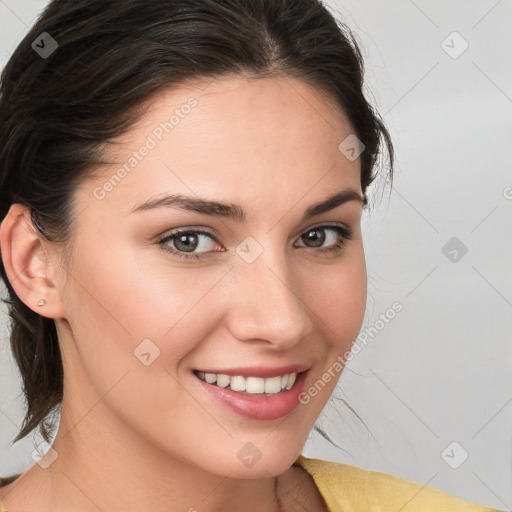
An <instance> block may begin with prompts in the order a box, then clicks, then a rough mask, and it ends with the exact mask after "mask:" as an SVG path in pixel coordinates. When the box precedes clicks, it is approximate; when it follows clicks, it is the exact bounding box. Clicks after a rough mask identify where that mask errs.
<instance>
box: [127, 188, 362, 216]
mask: <svg viewBox="0 0 512 512" xmlns="http://www.w3.org/2000/svg"><path fill="white" fill-rule="evenodd" d="M348 201H358V202H360V203H362V205H363V206H366V204H367V199H366V197H365V196H361V194H359V192H356V191H355V190H353V189H351V188H347V189H344V190H342V191H341V192H338V193H336V194H334V195H333V196H330V197H328V198H327V199H325V200H323V201H321V202H319V203H315V204H312V205H310V206H308V208H307V209H306V211H305V212H304V215H303V217H302V221H305V220H307V219H309V218H311V217H314V216H316V215H320V214H321V213H325V212H328V211H330V210H333V209H334V208H336V207H337V206H340V205H342V204H344V203H347V202H348ZM161 207H167V208H178V209H181V210H187V211H192V212H196V213H204V214H206V215H212V216H215V215H216V216H219V217H225V218H227V219H232V220H235V221H238V222H244V221H245V220H246V218H247V215H246V212H245V211H244V209H243V208H242V207H241V206H239V205H237V204H233V203H221V202H218V201H212V200H209V199H206V198H202V197H198V196H195V197H192V196H187V195H183V194H172V195H166V196H164V197H161V198H159V199H150V200H148V201H146V202H145V203H143V204H141V205H139V206H137V207H135V208H134V209H133V210H132V212H131V213H135V212H141V211H147V210H153V209H155V208H161Z"/></svg>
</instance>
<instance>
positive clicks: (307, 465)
mask: <svg viewBox="0 0 512 512" xmlns="http://www.w3.org/2000/svg"><path fill="white" fill-rule="evenodd" d="M294 464H295V465H297V466H300V467H301V468H303V469H305V470H306V471H307V472H308V473H309V474H310V475H311V477H312V478H313V480H314V481H315V484H316V486H317V487H318V490H319V491H320V493H321V494H322V496H323V498H324V500H325V502H326V504H327V508H328V510H329V512H399V511H400V512H502V511H498V510H497V509H491V508H486V507H482V506H480V505H475V504H473V503H470V502H468V501H465V500H463V499H461V498H457V497H455V496H452V495H451V494H448V493H446V492H443V491H440V490H438V489H434V488H433V487H428V486H424V485H421V484H418V483H414V482H410V481H409V480H404V479H402V478H398V477H396V476H392V475H388V474H387V473H380V472H377V471H369V470H366V469H361V468H357V467H355V466H349V465H347V464H340V463H337V462H329V461H325V460H320V459H310V458H307V457H304V456H303V455H299V457H298V459H297V460H296V461H295V463H294ZM4 480H5V479H4ZM4 484H5V485H6V484H7V482H4ZM1 486H2V479H1V478H0V487H1ZM0 512H9V511H8V510H7V509H6V508H5V507H3V506H2V504H1V503H0Z"/></svg>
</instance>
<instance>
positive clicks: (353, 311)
mask: <svg viewBox="0 0 512 512" xmlns="http://www.w3.org/2000/svg"><path fill="white" fill-rule="evenodd" d="M352 249H353V250H352V251H351V252H350V254H347V257H346V258H345V259H343V260H342V262H341V263H340V264H339V265H336V266H335V267H330V268H329V267H327V268H326V269H325V270H324V271H323V272H321V273H319V274H318V278H317V279H316V280H313V279H311V276H309V278H308V279H309V280H311V284H308V287H309V288H308V289H309V291H308V295H307V296H308V301H309V304H308V306H309V307H310V308H311V310H312V311H313V312H314V314H313V317H312V318H314V319H315V321H316V325H317V328H318V330H319V331H321V332H322V334H323V335H324V336H325V339H326V340H327V341H328V342H329V345H330V347H331V348H332V349H333V350H336V351H337V352H340V351H341V352H344V351H345V350H347V349H348V348H350V346H351V345H352V342H353V341H354V340H355V338H356V337H357V335H358V333H359V330H360V329H361V325H362V322H363V318H364V312H365V309H366V290H367V278H366V264H365V258H364V250H363V246H362V244H360V245H357V246H355V247H353V248H352ZM334 269H335V270H334ZM314 282H315V283H316V286H315V285H314Z"/></svg>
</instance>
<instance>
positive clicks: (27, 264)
mask: <svg viewBox="0 0 512 512" xmlns="http://www.w3.org/2000/svg"><path fill="white" fill-rule="evenodd" d="M40 236H41V235H39V234H38V232H37V231H36V229H35V227H34V225H33V224H32V220H31V217H30V208H29V207H28V206H24V205H21V204H17V203H16V204H13V205H11V208H10V209H9V212H8V213H7V215H6V217H5V219H4V220H3V222H2V224H1V225H0V253H1V257H2V260H3V265H4V268H5V272H6V274H7V278H8V279H9V282H10V284H11V286H12V287H13V289H14V291H15V292H16V295H18V297H19V298H20V299H21V300H22V301H23V302H24V303H25V304H26V305H27V306H28V307H29V308H30V309H32V310H33V311H35V312H36V313H38V314H40V315H42V316H46V317H49V318H63V317H64V316H65V315H64V311H63V307H62V301H61V297H60V294H59V291H58V289H57V288H56V287H55V284H54V283H53V282H52V281H51V279H49V278H48V275H49V272H48V270H49V264H50V263H49V261H48V258H47V254H46V251H45V248H44V246H43V244H42V242H41V238H40ZM43 301H44V302H43Z"/></svg>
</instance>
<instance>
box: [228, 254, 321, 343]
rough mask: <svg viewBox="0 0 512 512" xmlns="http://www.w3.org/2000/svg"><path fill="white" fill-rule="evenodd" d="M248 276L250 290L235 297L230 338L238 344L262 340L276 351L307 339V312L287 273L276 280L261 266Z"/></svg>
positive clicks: (295, 283)
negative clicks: (271, 345) (250, 277)
mask: <svg viewBox="0 0 512 512" xmlns="http://www.w3.org/2000/svg"><path fill="white" fill-rule="evenodd" d="M255 268H256V267H253V269H255ZM250 273H251V274H252V279H254V280H253V281H252V283H253V284H252V286H249V287H248V288H246V287H244V289H245V291H244V292H242V293H238V294H237V301H236V302H237V306H236V307H235V308H233V317H232V318H231V330H232V334H233V335H234V336H235V337H236V338H237V339H239V340H262V341H266V342H268V343H271V344H273V345H275V346H276V347H277V348H280V349H285V348H289V347H291V346H293V345H295V344H296V343H298V342H299V341H300V340H301V339H302V338H304V337H305V336H307V335H308V334H309V333H310V332H311V331H312V329H313V322H312V320H311V316H310V309H309V308H308V306H307V304H305V302H304V299H303V297H301V296H300V293H299V287H298V286H297V281H295V282H294V280H293V277H292V276H290V275H289V274H290V273H289V272H283V273H282V275H281V276H279V275H278V273H277V272H276V271H275V270H274V269H272V268H271V267H269V266H268V265H265V264H263V265H261V269H260V270H259V271H254V272H250ZM283 276H284V277H283ZM246 284H248V283H246ZM248 290H250V291H248Z"/></svg>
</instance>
